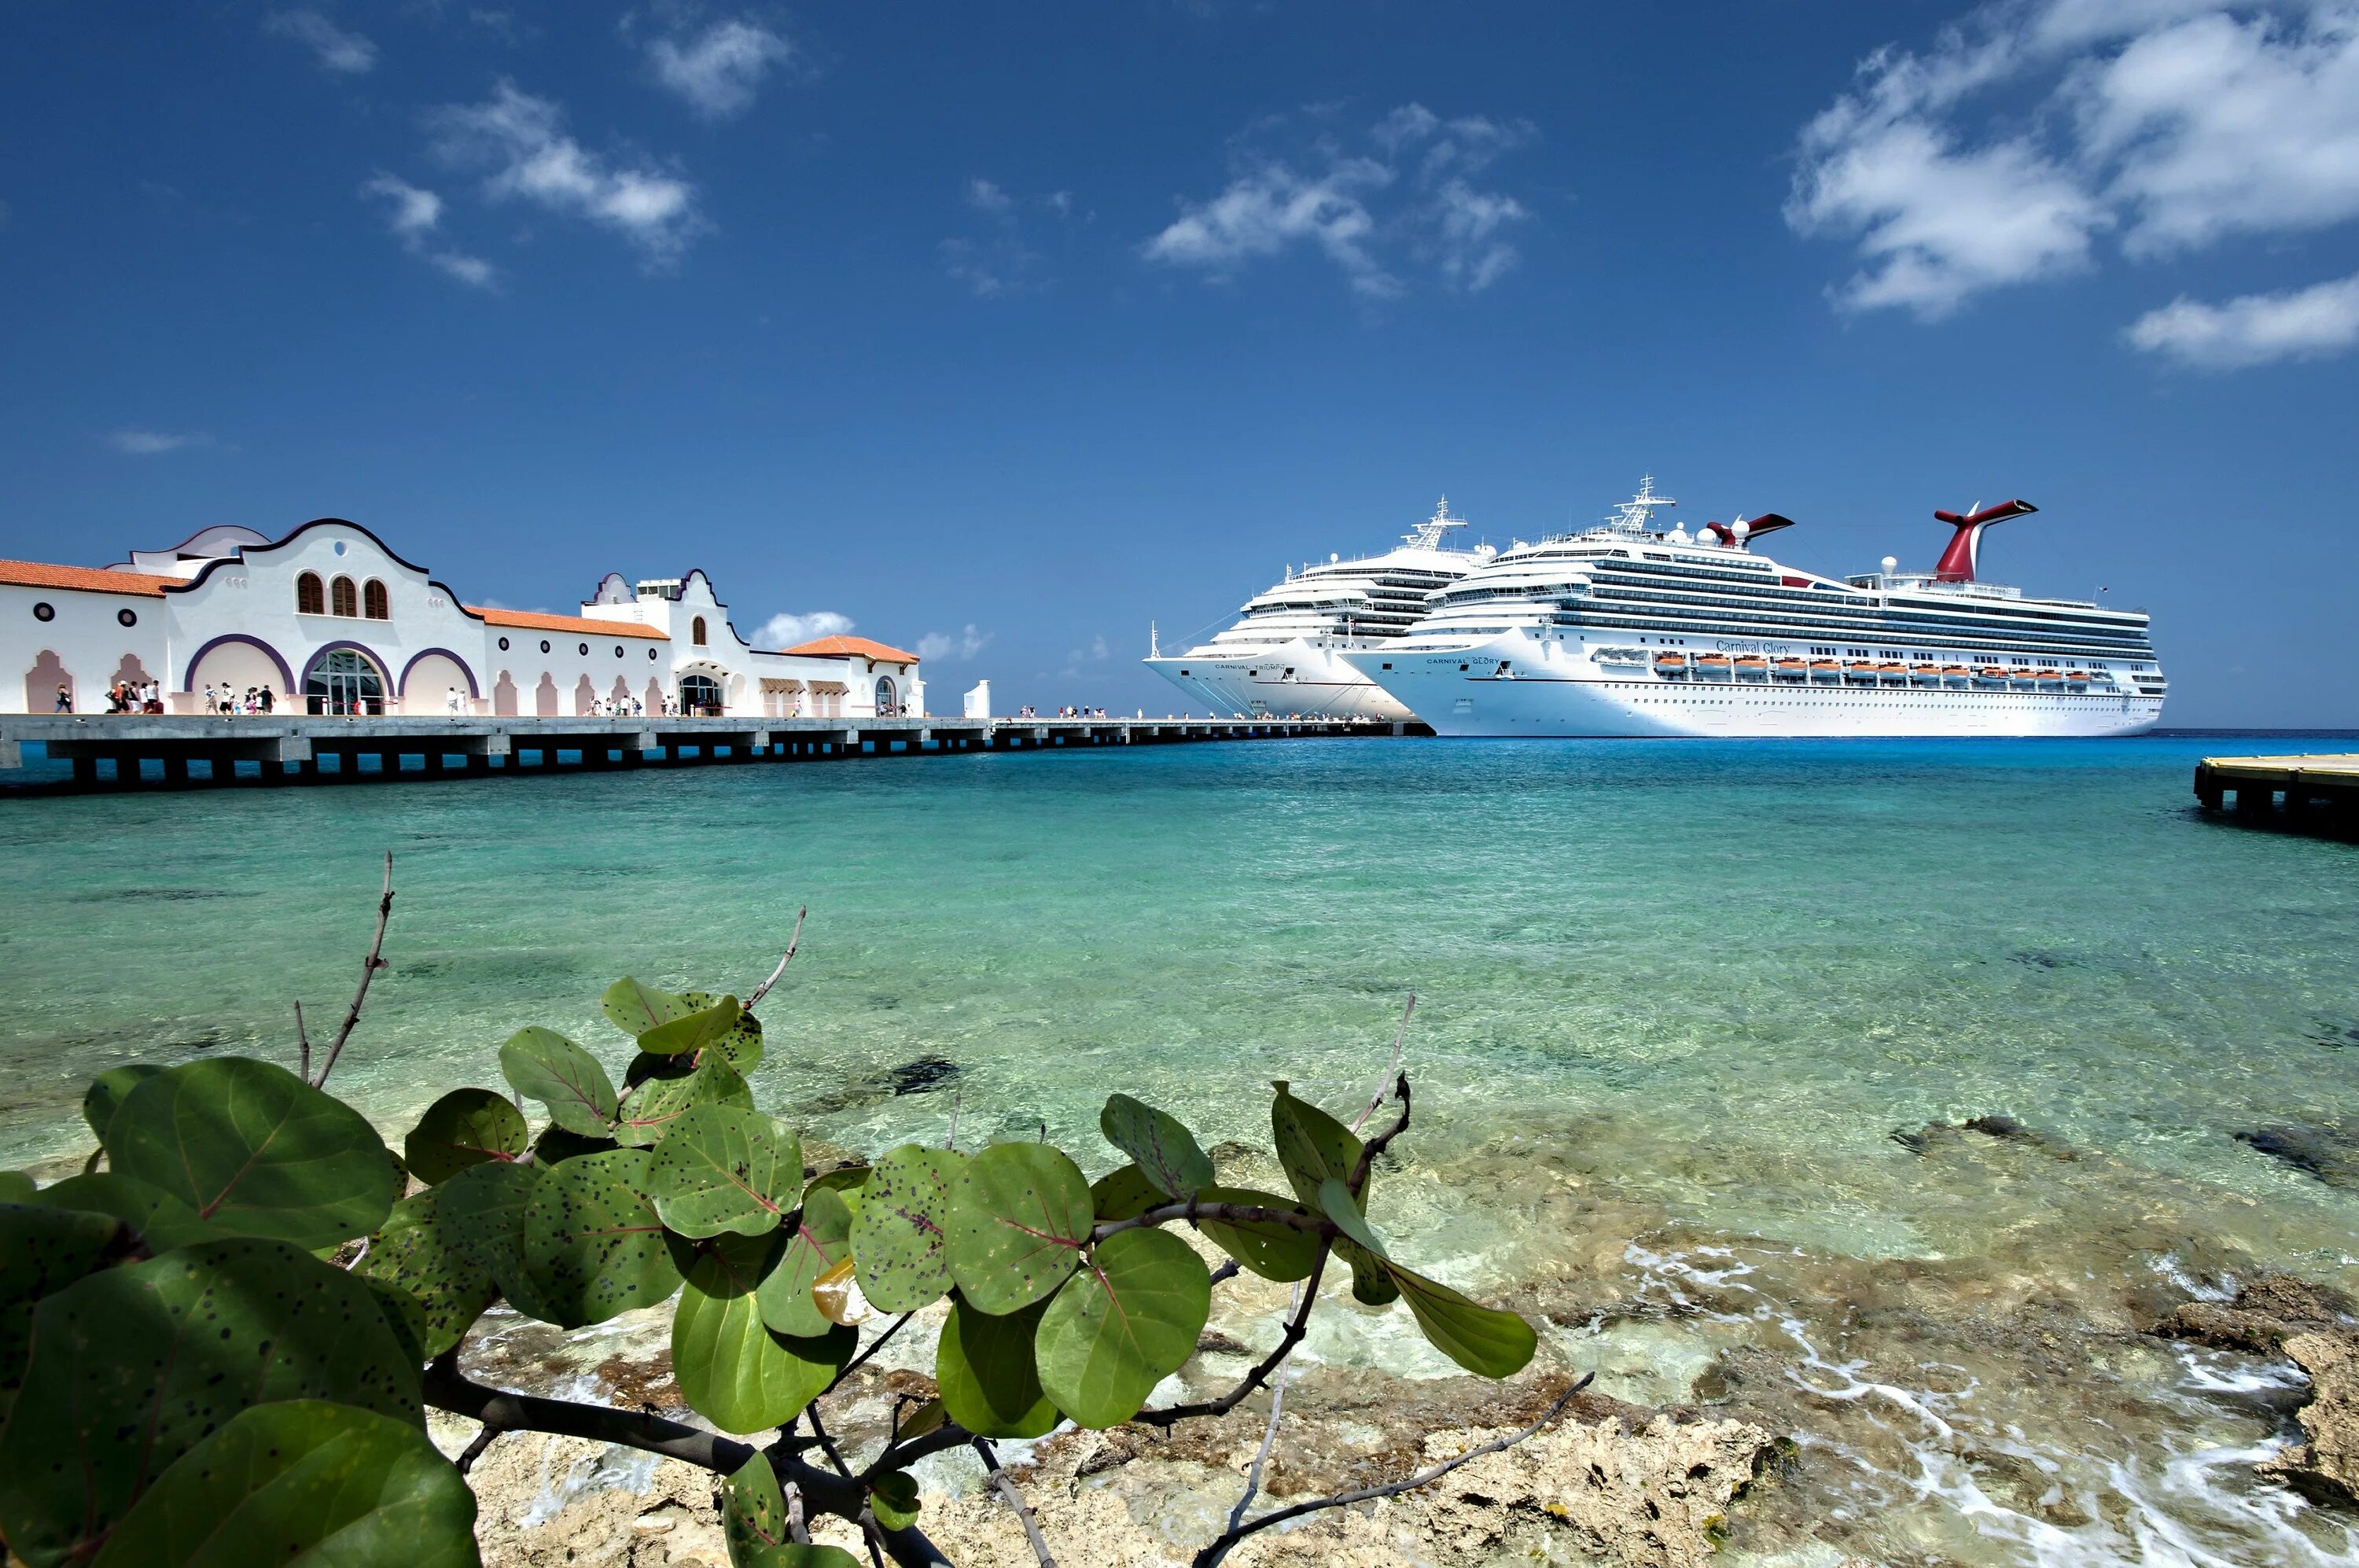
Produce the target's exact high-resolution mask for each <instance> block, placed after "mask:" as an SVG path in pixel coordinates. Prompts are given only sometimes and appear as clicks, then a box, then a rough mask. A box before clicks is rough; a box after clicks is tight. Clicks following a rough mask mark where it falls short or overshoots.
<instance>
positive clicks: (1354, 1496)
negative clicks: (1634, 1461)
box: [1193, 1372, 1597, 1568]
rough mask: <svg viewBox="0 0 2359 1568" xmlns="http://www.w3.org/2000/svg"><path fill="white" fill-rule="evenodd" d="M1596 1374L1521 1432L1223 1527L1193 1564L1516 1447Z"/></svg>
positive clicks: (1200, 1566) (1205, 1564)
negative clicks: (1381, 1481)
mask: <svg viewBox="0 0 2359 1568" xmlns="http://www.w3.org/2000/svg"><path fill="white" fill-rule="evenodd" d="M1596 1375H1597V1374H1595V1373H1594V1372H1584V1373H1582V1376H1581V1379H1580V1380H1579V1381H1578V1382H1576V1383H1574V1384H1573V1385H1572V1387H1571V1388H1567V1389H1566V1390H1565V1391H1564V1392H1563V1393H1561V1394H1559V1395H1558V1396H1557V1397H1556V1401H1555V1402H1554V1403H1553V1404H1551V1405H1549V1408H1548V1409H1547V1410H1545V1411H1543V1412H1541V1415H1540V1419H1539V1420H1538V1421H1534V1422H1532V1424H1531V1425H1529V1426H1527V1427H1526V1428H1524V1429H1523V1430H1522V1431H1521V1432H1510V1433H1508V1434H1507V1435H1506V1436H1505V1437H1499V1438H1494V1439H1492V1440H1491V1441H1490V1442H1489V1443H1484V1444H1483V1445H1482V1446H1481V1447H1480V1448H1470V1449H1468V1450H1467V1451H1466V1452H1465V1453H1463V1454H1460V1455H1459V1456H1458V1457H1457V1458H1455V1459H1451V1460H1445V1461H1444V1462H1442V1463H1441V1464H1440V1465H1434V1466H1433V1467H1432V1468H1431V1469H1429V1470H1420V1471H1419V1472H1418V1473H1417V1474H1416V1475H1410V1476H1407V1477H1405V1478H1403V1479H1401V1480H1398V1481H1394V1482H1390V1483H1388V1484H1386V1485H1385V1486H1363V1487H1361V1488H1360V1489H1359V1490H1358V1491H1356V1492H1338V1493H1336V1494H1335V1495H1334V1496H1333V1497H1313V1498H1312V1499H1310V1501H1309V1502H1307V1503H1295V1504H1293V1505H1291V1506H1289V1507H1287V1508H1276V1509H1273V1510H1271V1511H1270V1512H1268V1513H1266V1514H1264V1515H1262V1516H1261V1518H1259V1519H1256V1520H1254V1521H1253V1522H1252V1523H1251V1524H1246V1525H1239V1524H1235V1523H1232V1524H1231V1525H1230V1526H1229V1528H1228V1529H1227V1530H1223V1531H1222V1532H1221V1533H1220V1534H1219V1535H1218V1536H1217V1537H1215V1538H1214V1539H1213V1540H1212V1541H1210V1542H1208V1543H1207V1544H1206V1545H1205V1547H1204V1549H1203V1550H1202V1551H1201V1552H1197V1553H1196V1557H1195V1562H1194V1564H1193V1568H1214V1565H1215V1564H1216V1563H1219V1562H1220V1561H1221V1560H1222V1559H1223V1558H1224V1557H1226V1556H1227V1555H1228V1554H1229V1550H1230V1548H1232V1547H1234V1546H1235V1545H1236V1544H1237V1542H1239V1541H1243V1540H1244V1539H1245V1537H1247V1536H1249V1535H1252V1534H1255V1533H1256V1532H1257V1531H1260V1530H1267V1529H1269V1528H1270V1527H1271V1526H1272V1525H1278V1524H1284V1523H1285V1522H1286V1521H1287V1520H1288V1519H1300V1518H1301V1517H1302V1516H1303V1515H1304V1514H1310V1513H1317V1512H1319V1511H1320V1510H1321V1509H1322V1508H1348V1507H1350V1506H1351V1505H1352V1504H1353V1503H1366V1502H1373V1501H1375V1499H1376V1498H1378V1497H1398V1496H1400V1495H1401V1494H1402V1493H1403V1492H1413V1491H1415V1490H1416V1489H1417V1488H1418V1487H1419V1486H1430V1485H1432V1484H1433V1483H1434V1482H1436V1481H1439V1480H1440V1479H1441V1478H1442V1477H1443V1476H1444V1475H1449V1474H1450V1473H1451V1471H1452V1470H1455V1469H1457V1468H1458V1467H1459V1466H1460V1465H1471V1464H1473V1462H1474V1461H1475V1460H1477V1459H1480V1458H1482V1457H1483V1456H1484V1455H1485V1454H1497V1453H1499V1452H1500V1451H1501V1450H1503V1449H1508V1448H1513V1447H1514V1446H1515V1445H1516V1444H1517V1443H1521V1442H1523V1441H1524V1439H1526V1438H1527V1437H1529V1436H1531V1435H1532V1434H1533V1433H1535V1432H1538V1431H1540V1430H1541V1429H1542V1428H1543V1427H1546V1426H1547V1425H1548V1424H1549V1422H1551V1421H1555V1420H1556V1418H1557V1417H1559V1416H1560V1415H1562V1414H1563V1413H1564V1408H1565V1407H1566V1406H1567V1405H1569V1404H1571V1403H1572V1397H1573V1396H1574V1395H1575V1394H1578V1393H1580V1392H1581V1391H1582V1389H1583V1388H1587V1387H1589V1380H1590V1379H1591V1378H1592V1377H1595V1376H1596Z"/></svg>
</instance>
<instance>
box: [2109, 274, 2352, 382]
mask: <svg viewBox="0 0 2359 1568" xmlns="http://www.w3.org/2000/svg"><path fill="white" fill-rule="evenodd" d="M2127 336H2128V338H2129V341H2130V343H2132V344H2133V345H2134V346H2136V347H2138V348H2141V349H2144V350H2146V351H2147V353H2149V354H2165V355H2168V356H2169V357H2170V358H2172V359H2176V360H2178V361H2179V362H2180V363H2181V364H2182V365H2194V366H2197V367H2199V368H2201V369H2205V370H2241V369H2243V368H2245V366H2247V365H2266V364H2267V363H2269V362H2270V361H2271V360H2277V359H2318V358H2322V357H2324V356H2326V355H2329V354H2343V353H2346V352H2348V351H2349V350H2350V349H2351V348H2352V347H2353V346H2354V345H2359V276H2354V277H2351V278H2340V279H2337V280H2336V281H2334V282H2332V283H2315V284H2312V285H2311V286H2310V287H2309V288H2307V289H2288V290H2286V291H2285V292H2282V293H2277V294H2247V295H2245V296H2244V297H2243V298H2242V299H2231V300H2229V301H2228V302H2227V303H2225V304H2223V305H2207V304H2204V303H2202V302H2201V301H2199V300H2194V299H2186V298H2184V297H2182V298H2180V299H2174V300H2172V301H2171V302H2170V303H2169V304H2168V305H2165V306H2164V307H2163V308H2162V309H2161V310H2151V311H2148V312H2147V314H2146V315H2144V316H2141V317H2139V318H2138V319H2137V321H2136V322H2135V323H2133V324H2132V325H2131V327H2130V329H2129V332H2128V333H2127Z"/></svg>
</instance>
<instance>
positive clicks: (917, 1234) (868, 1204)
mask: <svg viewBox="0 0 2359 1568" xmlns="http://www.w3.org/2000/svg"><path fill="white" fill-rule="evenodd" d="M965 1165H966V1156H965V1155H963V1154H954V1153H952V1152H951V1151H950V1150H948V1149H926V1148H922V1147H920V1146H919V1145H918V1144H914V1143H905V1144H903V1145H902V1146H901V1147H900V1148H898V1149H895V1150H893V1151H892V1152H891V1153H890V1154H887V1155H886V1156H885V1158H884V1159H882V1160H878V1161H877V1162H876V1163H875V1166H874V1167H873V1168H872V1169H871V1170H870V1172H869V1177H868V1185H867V1187H866V1189H865V1190H864V1193H863V1196H862V1198H861V1201H860V1208H859V1212H858V1213H857V1214H853V1219H852V1255H853V1258H857V1259H858V1260H859V1261H858V1263H857V1266H856V1267H857V1268H858V1270H859V1275H860V1289H861V1290H862V1291H863V1293H864V1294H865V1295H866V1296H867V1297H868V1301H869V1304H870V1305H872V1306H874V1307H875V1309H876V1310H877V1311H878V1312H916V1311H917V1310H918V1309H919V1307H922V1306H925V1305H926V1304H928V1303H929V1302H930V1301H936V1300H938V1299H939V1298H940V1297H941V1296H942V1295H943V1294H944V1293H946V1292H947V1291H948V1290H950V1288H951V1265H950V1249H949V1246H948V1239H949V1226H950V1218H951V1209H952V1208H953V1207H955V1206H956V1203H957V1195H956V1194H957V1189H958V1179H959V1174H960V1172H961V1171H962V1170H963V1169H964V1168H965Z"/></svg>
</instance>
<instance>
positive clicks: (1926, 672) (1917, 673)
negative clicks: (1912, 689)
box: [1908, 664, 1941, 686]
mask: <svg viewBox="0 0 2359 1568" xmlns="http://www.w3.org/2000/svg"><path fill="white" fill-rule="evenodd" d="M1908 679H1909V681H1910V682H1911V683H1912V684H1915V685H1919V686H1939V685H1940V683H1941V667H1940V665H1938V664H1912V665H1910V666H1909V667H1908Z"/></svg>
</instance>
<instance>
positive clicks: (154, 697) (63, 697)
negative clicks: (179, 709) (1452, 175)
mask: <svg viewBox="0 0 2359 1568" xmlns="http://www.w3.org/2000/svg"><path fill="white" fill-rule="evenodd" d="M58 697H59V699H60V711H65V712H71V709H72V703H71V701H69V700H67V699H68V693H67V691H66V689H65V688H64V687H62V686H60V687H59V688H58ZM106 711H107V712H108V713H162V712H163V711H164V688H163V686H162V685H161V684H159V683H158V682H157V681H116V682H115V683H114V685H112V686H109V687H108V688H107V689H106Z"/></svg>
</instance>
